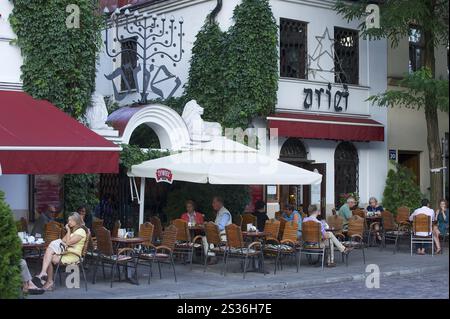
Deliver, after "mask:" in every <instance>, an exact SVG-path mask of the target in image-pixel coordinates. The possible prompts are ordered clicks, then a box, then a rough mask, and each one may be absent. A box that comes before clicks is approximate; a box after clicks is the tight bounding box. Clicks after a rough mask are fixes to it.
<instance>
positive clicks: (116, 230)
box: [111, 220, 121, 237]
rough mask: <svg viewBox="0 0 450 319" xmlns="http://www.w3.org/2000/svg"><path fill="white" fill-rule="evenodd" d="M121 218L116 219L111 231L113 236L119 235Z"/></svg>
mask: <svg viewBox="0 0 450 319" xmlns="http://www.w3.org/2000/svg"><path fill="white" fill-rule="evenodd" d="M120 226H121V224H120V220H116V221H115V222H114V226H113V229H112V231H111V237H119V229H120Z"/></svg>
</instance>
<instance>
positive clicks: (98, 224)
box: [92, 218, 103, 235]
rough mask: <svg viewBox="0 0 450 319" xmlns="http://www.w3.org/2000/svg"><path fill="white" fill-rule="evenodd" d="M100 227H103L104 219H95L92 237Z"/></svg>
mask: <svg viewBox="0 0 450 319" xmlns="http://www.w3.org/2000/svg"><path fill="white" fill-rule="evenodd" d="M99 227H103V219H98V218H96V219H94V220H93V221H92V235H95V230H96V229H97V228H99Z"/></svg>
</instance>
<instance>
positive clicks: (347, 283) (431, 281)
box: [27, 247, 449, 299]
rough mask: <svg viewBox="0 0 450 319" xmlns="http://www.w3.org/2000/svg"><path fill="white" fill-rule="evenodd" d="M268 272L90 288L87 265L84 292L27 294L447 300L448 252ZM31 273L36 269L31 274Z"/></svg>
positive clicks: (373, 251)
mask: <svg viewBox="0 0 450 319" xmlns="http://www.w3.org/2000/svg"><path fill="white" fill-rule="evenodd" d="M265 264H266V269H267V270H268V271H270V274H267V275H265V276H264V275H263V274H261V273H254V272H253V273H248V274H247V277H246V278H245V280H243V278H242V273H241V272H240V267H239V264H238V263H237V262H236V261H235V262H234V263H233V264H231V265H230V268H229V272H228V273H227V275H226V276H225V277H224V276H222V275H221V274H220V271H221V265H220V264H218V265H214V266H209V267H208V269H207V271H206V272H204V271H203V267H202V266H201V265H198V264H194V265H193V269H192V270H189V266H187V265H183V264H180V263H177V266H176V269H177V279H178V281H177V282H175V281H174V279H173V273H172V270H171V269H170V268H169V267H167V266H164V267H162V270H163V276H162V279H159V276H158V271H157V267H156V266H155V268H154V269H153V277H152V280H151V283H150V285H148V284H147V279H148V270H147V269H140V271H139V283H140V284H139V285H138V286H136V285H132V284H130V283H128V282H125V281H123V280H122V282H114V286H113V288H112V289H111V288H110V286H109V278H110V277H109V273H110V271H109V270H107V273H106V279H103V276H102V274H101V271H99V276H98V278H97V283H96V284H95V285H93V284H92V273H93V267H92V265H90V266H89V270H88V272H87V276H88V291H87V292H86V291H85V290H84V282H83V281H81V288H80V289H76V288H75V289H69V288H67V287H66V286H65V285H64V279H63V285H62V286H61V285H59V282H58V285H57V287H56V289H55V291H53V292H46V293H45V294H43V295H40V296H28V297H27V298H30V299H35V298H39V299H60V298H63V299H74V298H75V299H86V298H88V299H92V298H94V299H102V298H113V299H114V298H120V299H124V298H125V299H159V298H165V299H166V298H169V299H192V298H259V299H262V298H302V299H303V298H325V299H327V298H448V296H449V295H448V287H449V280H448V264H449V257H448V249H447V248H446V249H445V253H444V255H438V256H434V257H431V256H429V255H428V256H418V255H413V256H410V254H409V250H407V247H402V250H401V251H399V252H398V253H397V254H392V250H391V249H390V248H388V249H386V250H383V251H380V250H379V249H378V248H369V249H368V250H367V253H366V265H364V264H363V262H362V258H361V255H360V254H359V252H355V253H353V254H351V256H350V258H349V265H348V267H346V266H345V264H343V263H341V262H338V264H337V267H336V268H325V269H324V270H323V271H322V270H321V269H320V267H317V266H314V265H309V264H308V262H307V261H306V259H302V265H301V268H300V271H299V272H298V273H297V272H296V270H295V266H294V264H293V263H288V262H286V263H285V264H284V267H283V270H282V271H278V272H277V274H276V275H274V274H273V270H274V268H273V267H274V263H273V259H267V260H266V263H265ZM368 265H372V266H373V265H376V266H378V267H379V270H380V274H381V275H380V288H379V289H370V290H369V289H366V287H365V280H366V277H367V276H368V275H369V274H370V273H371V272H370V271H369V270H368V269H367V266H368ZM32 273H34V271H33V270H32Z"/></svg>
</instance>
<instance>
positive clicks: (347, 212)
mask: <svg viewBox="0 0 450 319" xmlns="http://www.w3.org/2000/svg"><path fill="white" fill-rule="evenodd" d="M355 204H356V200H355V199H354V198H353V197H349V198H347V203H346V204H344V205H342V206H341V208H339V211H338V215H339V216H341V217H342V218H343V219H344V230H347V229H348V220H349V219H350V217H352V211H351V209H352V208H353V207H355Z"/></svg>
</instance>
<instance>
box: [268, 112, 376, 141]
mask: <svg viewBox="0 0 450 319" xmlns="http://www.w3.org/2000/svg"><path fill="white" fill-rule="evenodd" d="M267 120H268V123H269V128H277V129H278V135H279V136H285V137H301V138H311V139H327V140H341V141H357V142H358V141H360V142H368V141H384V126H383V124H381V123H379V122H376V121H374V120H371V119H369V118H361V117H345V116H333V115H313V114H303V113H301V114H300V113H298V114H296V113H278V114H275V115H272V116H269V117H267Z"/></svg>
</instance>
